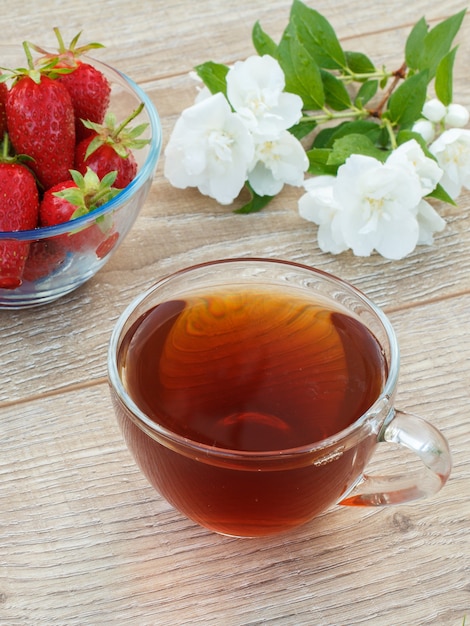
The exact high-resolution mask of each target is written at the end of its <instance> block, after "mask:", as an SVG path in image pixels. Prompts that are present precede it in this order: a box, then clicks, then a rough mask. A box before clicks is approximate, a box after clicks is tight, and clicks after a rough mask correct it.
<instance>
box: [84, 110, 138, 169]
mask: <svg viewBox="0 0 470 626" xmlns="http://www.w3.org/2000/svg"><path fill="white" fill-rule="evenodd" d="M144 106H145V105H144V103H143V102H141V103H140V104H139V106H138V107H137V108H136V109H134V110H133V111H132V113H131V114H130V115H129V116H128V117H127V118H126V119H125V120H124V121H122V122H121V123H120V124H119V125H118V126H116V116H115V115H114V113H112V112H109V113H107V115H106V117H105V120H104V124H95V123H94V122H90V121H89V120H82V122H83V125H84V126H86V128H90V129H91V130H93V131H94V132H95V133H96V136H95V137H93V139H92V140H91V141H90V144H89V145H88V147H87V150H86V154H85V159H87V158H88V157H89V156H90V155H91V154H93V152H94V151H95V150H97V149H98V148H99V147H100V146H102V145H104V144H108V145H109V146H112V147H113V148H114V150H115V151H116V152H117V154H119V156H121V157H122V158H123V159H125V158H127V157H128V156H129V154H128V151H129V150H134V149H140V148H143V147H144V146H146V145H147V144H148V143H149V142H150V139H138V137H140V135H141V134H142V133H143V132H144V131H145V130H146V128H147V127H148V124H147V123H145V124H139V125H138V126H135V127H134V128H128V126H129V124H130V122H131V121H132V120H133V119H135V118H136V117H137V116H138V115H139V113H140V112H141V111H142V110H143V108H144Z"/></svg>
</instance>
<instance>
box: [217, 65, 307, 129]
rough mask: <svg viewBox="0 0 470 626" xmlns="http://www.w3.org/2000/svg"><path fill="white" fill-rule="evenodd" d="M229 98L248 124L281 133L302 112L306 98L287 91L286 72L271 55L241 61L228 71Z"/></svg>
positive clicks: (250, 127)
mask: <svg viewBox="0 0 470 626" xmlns="http://www.w3.org/2000/svg"><path fill="white" fill-rule="evenodd" d="M226 80H227V98H228V100H229V102H230V104H231V105H232V107H233V108H234V110H235V111H236V112H237V113H239V115H240V116H241V117H242V118H243V120H244V121H245V124H246V125H247V127H248V128H249V129H250V130H252V131H254V132H258V133H260V134H262V135H277V134H278V133H279V132H280V131H283V130H286V129H288V128H290V127H291V126H293V125H294V124H296V123H297V122H298V121H299V119H300V117H301V116H302V106H303V103H302V99H301V98H300V96H298V95H296V94H292V93H284V87H285V76H284V72H283V71H282V69H281V66H280V65H279V63H278V62H277V61H276V59H274V58H273V57H271V56H269V55H264V56H261V57H260V56H251V57H249V58H248V59H246V61H237V62H236V63H235V65H233V67H231V68H230V70H229V71H228V73H227V79H226Z"/></svg>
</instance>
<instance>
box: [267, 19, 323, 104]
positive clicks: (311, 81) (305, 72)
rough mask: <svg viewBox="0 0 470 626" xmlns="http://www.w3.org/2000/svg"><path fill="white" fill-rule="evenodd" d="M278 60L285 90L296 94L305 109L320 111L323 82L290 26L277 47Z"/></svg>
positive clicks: (305, 49) (317, 68) (313, 60)
mask: <svg viewBox="0 0 470 626" xmlns="http://www.w3.org/2000/svg"><path fill="white" fill-rule="evenodd" d="M278 60H279V63H280V65H281V67H282V69H283V71H284V74H285V77H286V87H285V90H286V91H289V92H291V93H296V94H297V95H299V96H300V97H301V98H302V100H303V104H304V107H305V108H306V109H311V110H317V109H321V108H322V107H323V105H324V104H325V93H324V91H323V82H322V78H321V74H320V68H319V67H318V65H317V63H316V61H315V59H314V58H313V57H312V56H311V54H310V53H309V50H308V49H307V48H306V47H304V45H303V44H302V43H301V41H300V39H299V38H298V37H297V36H296V33H295V29H294V27H293V26H292V24H290V25H289V26H288V27H287V28H286V30H285V31H284V33H283V36H282V39H281V41H280V43H279V47H278Z"/></svg>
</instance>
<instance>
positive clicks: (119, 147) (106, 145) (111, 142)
mask: <svg viewBox="0 0 470 626" xmlns="http://www.w3.org/2000/svg"><path fill="white" fill-rule="evenodd" d="M143 107H144V105H143V103H142V104H140V105H139V106H138V107H137V108H136V109H135V110H134V111H133V112H132V114H131V115H130V116H129V117H128V118H127V119H126V120H125V121H124V122H122V123H121V124H119V126H117V125H116V117H115V115H114V114H113V113H111V112H109V113H107V114H106V116H105V123H104V124H94V123H92V122H85V126H86V127H87V128H90V129H91V130H93V131H94V132H93V134H92V135H91V136H90V137H87V138H86V139H84V140H83V141H81V142H80V143H79V144H78V145H77V147H76V149H75V169H76V170H78V171H79V172H81V173H82V174H84V173H85V172H86V170H87V168H91V169H92V170H93V171H95V172H96V173H97V174H98V176H99V178H103V177H104V176H105V175H106V174H108V173H109V172H110V171H114V170H115V171H116V172H117V178H116V180H115V182H114V186H115V187H118V188H119V189H123V188H124V187H127V185H128V184H129V183H130V182H131V181H132V180H133V179H134V178H135V175H136V173H137V161H136V160H135V157H134V154H133V152H132V151H133V150H135V149H139V148H142V147H144V146H145V145H147V144H148V143H149V140H148V139H139V137H140V135H141V134H142V133H143V132H144V131H145V129H146V128H147V126H148V124H140V125H139V126H136V127H135V128H133V129H128V128H127V125H128V124H129V123H130V122H131V120H133V119H134V118H135V117H136V116H137V115H138V114H139V113H140V112H141V111H142V109H143Z"/></svg>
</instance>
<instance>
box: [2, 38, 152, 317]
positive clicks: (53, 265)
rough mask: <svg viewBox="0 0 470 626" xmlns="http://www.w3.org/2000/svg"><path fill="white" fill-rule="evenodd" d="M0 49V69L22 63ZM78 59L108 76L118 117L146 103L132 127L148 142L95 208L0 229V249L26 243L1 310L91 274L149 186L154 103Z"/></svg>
mask: <svg viewBox="0 0 470 626" xmlns="http://www.w3.org/2000/svg"><path fill="white" fill-rule="evenodd" d="M3 48H7V47H6V46H5V47H3ZM2 52H3V53H4V56H3V58H1V59H0V65H1V66H2V67H13V68H14V67H19V66H20V65H21V62H20V63H18V60H16V64H14V65H13V64H12V63H14V61H13V58H14V57H13V54H12V51H11V49H10V46H8V50H6V51H5V50H4V49H3V50H2V47H1V46H0V54H2ZM17 52H18V51H17ZM19 52H20V53H21V46H20V47H19ZM18 56H19V55H18V54H17V57H16V58H18ZM5 59H6V60H5ZM82 59H83V61H85V62H87V63H90V64H92V65H94V66H95V67H96V68H97V69H99V70H100V71H102V72H103V73H104V74H105V76H106V77H107V78H108V80H109V82H110V85H111V99H110V105H109V109H108V110H109V111H112V112H113V113H114V114H115V115H116V118H117V120H118V121H122V120H124V119H126V118H127V117H128V116H129V115H130V114H131V113H132V112H133V111H134V110H135V109H136V108H137V106H138V105H139V104H140V103H141V102H143V103H144V105H145V106H144V108H143V110H142V111H141V113H140V114H139V115H138V117H136V118H135V119H134V120H132V122H131V125H132V126H134V125H137V124H142V123H147V124H148V127H147V130H146V131H145V133H144V134H143V135H142V138H146V139H149V140H150V142H149V143H148V144H147V146H146V147H144V148H143V149H139V150H135V151H134V156H135V158H136V160H137V163H138V170H137V175H136V177H135V178H134V180H133V181H132V182H131V183H130V184H129V185H128V186H127V187H125V188H124V189H123V190H122V191H121V192H120V193H119V194H118V195H117V196H115V197H114V198H113V199H112V200H110V201H109V202H107V203H106V204H103V205H102V206H101V207H99V208H98V209H96V210H94V211H92V212H91V213H89V214H88V215H85V216H83V217H79V218H77V219H74V220H71V221H69V222H65V223H63V224H58V225H56V226H51V227H43V228H35V229H33V230H23V231H15V232H12V231H10V232H0V247H1V245H2V243H3V242H5V241H13V242H17V243H20V244H23V245H25V246H26V247H29V253H28V259H27V261H26V266H25V269H24V272H23V279H22V283H21V284H20V285H19V286H17V287H16V288H1V287H0V309H7V308H11V309H19V308H24V307H31V306H37V305H41V304H46V303H48V302H52V301H54V300H56V299H57V298H60V297H61V296H64V295H65V294H67V293H70V292H71V291H73V290H75V289H77V287H80V285H83V283H85V282H86V281H87V280H89V279H90V278H91V277H92V276H94V275H95V274H96V273H97V272H98V271H99V270H100V269H101V268H102V267H103V265H104V264H105V263H107V261H108V260H109V259H110V258H111V257H112V255H113V254H114V253H115V252H116V250H117V249H118V247H119V245H120V244H121V242H122V241H123V239H124V237H125V236H126V235H127V233H128V232H129V230H130V229H131V227H132V225H133V224H134V222H135V220H136V218H137V216H138V214H139V211H140V210H141V208H142V206H143V204H144V202H145V199H146V197H147V194H148V192H149V189H150V186H151V184H152V179H153V175H154V173H155V170H156V167H157V162H158V158H159V156H160V151H161V142H162V132H161V124H160V120H159V117H158V113H157V111H156V109H155V106H154V104H153V103H152V101H151V99H150V98H149V96H148V95H147V94H146V93H145V92H144V91H143V90H142V89H141V88H140V87H139V86H138V85H137V84H136V83H134V82H133V81H132V80H131V79H130V78H129V77H128V76H126V75H125V74H123V73H122V72H120V71H119V70H116V69H114V68H112V67H111V66H109V65H107V64H105V63H102V62H100V61H97V60H96V59H93V58H90V57H87V56H83V57H82ZM8 63H10V64H8ZM23 65H24V61H23Z"/></svg>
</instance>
